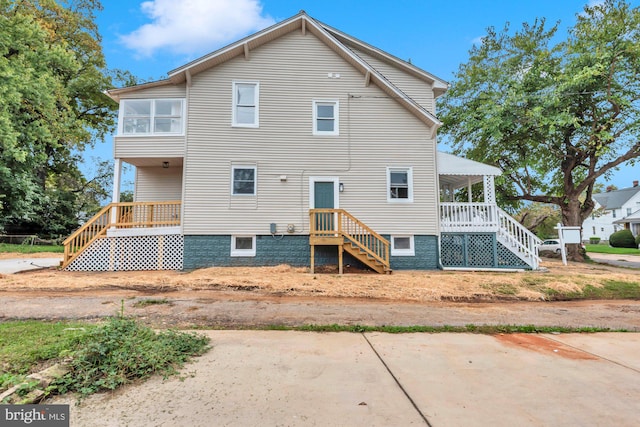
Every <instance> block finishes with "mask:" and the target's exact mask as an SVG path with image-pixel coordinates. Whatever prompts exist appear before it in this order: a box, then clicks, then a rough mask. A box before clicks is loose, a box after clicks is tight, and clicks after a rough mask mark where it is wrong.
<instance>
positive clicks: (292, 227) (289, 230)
mask: <svg viewBox="0 0 640 427" xmlns="http://www.w3.org/2000/svg"><path fill="white" fill-rule="evenodd" d="M295 231H296V226H295V225H294V224H287V233H294V232H295Z"/></svg>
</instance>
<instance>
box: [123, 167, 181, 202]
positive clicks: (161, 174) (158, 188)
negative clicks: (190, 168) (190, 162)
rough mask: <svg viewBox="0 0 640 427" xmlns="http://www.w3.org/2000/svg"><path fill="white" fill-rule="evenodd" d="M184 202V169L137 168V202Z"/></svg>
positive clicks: (135, 199)
mask: <svg viewBox="0 0 640 427" xmlns="http://www.w3.org/2000/svg"><path fill="white" fill-rule="evenodd" d="M173 200H182V168H181V167H170V168H168V169H164V168H152V167H138V168H136V183H135V198H134V201H136V202H163V201H173Z"/></svg>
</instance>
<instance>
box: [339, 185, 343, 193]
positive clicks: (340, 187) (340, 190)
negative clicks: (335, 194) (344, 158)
mask: <svg viewBox="0 0 640 427" xmlns="http://www.w3.org/2000/svg"><path fill="white" fill-rule="evenodd" d="M338 191H339V192H341V193H342V192H343V191H344V184H343V183H340V184H338Z"/></svg>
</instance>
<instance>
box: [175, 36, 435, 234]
mask: <svg viewBox="0 0 640 427" xmlns="http://www.w3.org/2000/svg"><path fill="white" fill-rule="evenodd" d="M328 73H340V78H328V77H327V74H328ZM234 80H246V81H259V82H260V127H259V128H258V129H246V128H233V127H231V110H232V105H231V104H232V102H231V99H232V81H234ZM314 99H336V100H338V101H339V102H340V135H339V136H326V137H321V136H313V135H312V129H313V127H312V117H313V114H312V101H313V100H314ZM188 109H189V110H188V113H187V117H188V120H189V121H188V141H187V150H186V158H185V178H184V179H185V194H184V233H185V234H234V233H248V234H254V233H256V234H266V233H268V232H269V224H270V223H272V222H275V223H277V224H278V229H279V230H284V229H286V225H287V224H294V225H295V227H296V232H297V233H302V234H304V233H308V209H309V200H308V190H309V177H310V176H336V177H339V178H340V182H342V183H344V186H345V190H344V193H341V194H340V207H341V208H344V209H346V210H348V211H349V212H351V213H353V214H354V215H355V216H356V217H358V218H360V219H361V220H362V221H364V222H365V223H367V224H368V225H370V226H372V227H373V228H374V229H375V230H376V231H378V232H380V233H397V234H400V233H402V234H437V233H438V230H437V200H438V191H437V187H436V166H435V148H434V141H433V140H431V139H429V135H430V129H429V128H428V127H427V126H426V125H425V124H424V123H422V122H420V121H419V120H418V119H417V118H416V117H415V116H413V115H412V114H410V113H409V112H408V111H406V110H405V109H404V108H403V107H401V106H400V105H399V104H398V103H397V102H396V101H394V100H393V99H390V98H389V97H387V96H386V95H385V94H384V93H383V92H382V91H381V90H380V89H378V88H377V87H375V86H374V85H370V86H369V87H365V86H364V76H362V75H361V74H360V73H359V72H357V71H356V70H355V69H353V68H352V67H351V66H350V65H349V64H348V63H346V62H345V61H344V60H343V59H341V58H340V57H338V56H337V55H336V54H335V53H334V52H333V51H332V50H330V49H329V48H328V47H327V46H326V45H324V44H323V43H321V42H320V41H319V40H318V39H316V38H315V37H314V36H313V35H311V34H309V33H307V34H306V35H305V36H303V35H302V34H301V33H300V32H295V33H291V34H289V35H287V36H284V37H282V38H279V39H277V40H275V41H272V42H271V43H268V44H266V45H264V46H262V47H260V48H258V49H256V50H254V51H251V54H250V60H245V59H244V57H238V58H236V59H233V60H230V61H228V62H226V63H224V64H222V65H220V66H218V67H215V68H212V69H210V70H207V71H205V72H202V73H200V74H197V75H196V76H194V77H193V81H192V87H191V88H190V99H189V100H188ZM232 164H250V165H256V166H257V176H258V191H257V195H256V196H254V197H252V196H250V197H246V196H245V197H240V196H231V195H230V186H231V183H230V178H231V166H232ZM387 166H411V167H413V175H414V200H415V202H414V203H412V204H390V203H388V202H387V196H386V191H387V189H386V167H387ZM281 175H286V177H287V179H286V181H281V179H280V177H281Z"/></svg>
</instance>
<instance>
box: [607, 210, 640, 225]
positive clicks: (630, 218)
mask: <svg viewBox="0 0 640 427" xmlns="http://www.w3.org/2000/svg"><path fill="white" fill-rule="evenodd" d="M627 222H632V223H636V222H640V209H638V210H637V211H635V212H634V213H632V214H631V215H627V216H625V217H624V218H620V219H619V220H617V221H613V223H614V224H625V223H627Z"/></svg>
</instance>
